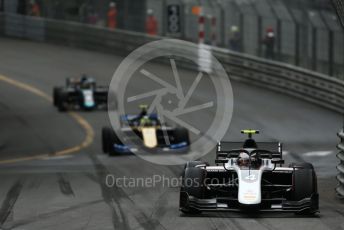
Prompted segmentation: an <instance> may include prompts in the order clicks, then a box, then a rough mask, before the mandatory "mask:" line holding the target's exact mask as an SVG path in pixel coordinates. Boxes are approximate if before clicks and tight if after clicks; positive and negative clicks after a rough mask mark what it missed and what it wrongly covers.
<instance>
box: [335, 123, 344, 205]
mask: <svg viewBox="0 0 344 230" xmlns="http://www.w3.org/2000/svg"><path fill="white" fill-rule="evenodd" d="M338 137H339V138H340V143H339V144H338V145H337V148H338V149H339V153H338V154H337V157H338V159H339V161H340V163H339V165H338V166H337V169H338V171H339V174H338V176H337V180H338V186H337V188H336V192H337V193H338V195H339V196H340V197H341V198H344V128H343V129H342V130H341V131H340V132H339V133H338Z"/></svg>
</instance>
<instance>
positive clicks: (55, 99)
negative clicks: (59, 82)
mask: <svg viewBox="0 0 344 230" xmlns="http://www.w3.org/2000/svg"><path fill="white" fill-rule="evenodd" d="M60 91H61V88H60V87H54V88H53V104H54V106H57V105H58V103H59V102H58V99H59V93H60Z"/></svg>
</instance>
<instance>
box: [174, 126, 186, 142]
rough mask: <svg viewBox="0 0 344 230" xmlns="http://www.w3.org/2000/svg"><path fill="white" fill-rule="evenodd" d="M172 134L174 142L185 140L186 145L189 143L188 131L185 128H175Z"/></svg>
mask: <svg viewBox="0 0 344 230" xmlns="http://www.w3.org/2000/svg"><path fill="white" fill-rule="evenodd" d="M173 134H174V142H175V143H181V142H184V141H185V142H186V144H187V145H190V138H189V132H188V130H187V129H185V128H176V129H175V130H174V133H173Z"/></svg>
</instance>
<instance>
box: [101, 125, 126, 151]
mask: <svg viewBox="0 0 344 230" xmlns="http://www.w3.org/2000/svg"><path fill="white" fill-rule="evenodd" d="M102 134H103V151H104V152H105V153H109V155H110V156H116V155H118V152H117V151H116V150H115V149H114V147H113V146H114V144H122V143H121V140H120V139H119V138H118V136H117V135H116V133H115V131H113V130H112V129H111V128H109V127H104V128H103V129H102Z"/></svg>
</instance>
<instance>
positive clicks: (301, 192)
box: [291, 163, 319, 215]
mask: <svg viewBox="0 0 344 230" xmlns="http://www.w3.org/2000/svg"><path fill="white" fill-rule="evenodd" d="M293 166H294V168H296V169H295V171H294V173H293V185H294V186H293V190H292V194H291V198H292V200H294V201H300V200H302V199H305V198H311V197H313V199H312V200H311V205H310V208H309V209H305V210H303V211H300V212H296V213H295V214H298V215H312V214H315V213H316V212H317V211H318V209H319V198H318V194H317V190H318V189H317V178H316V175H315V172H314V169H313V165H312V164H309V163H302V164H294V165H293Z"/></svg>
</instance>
